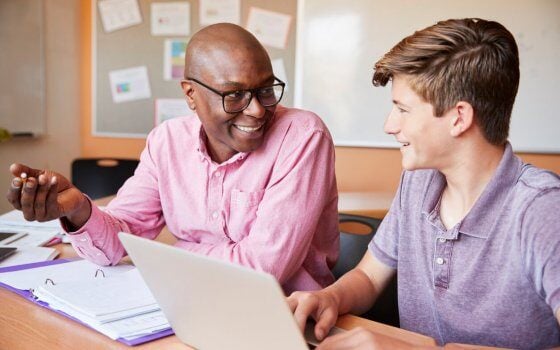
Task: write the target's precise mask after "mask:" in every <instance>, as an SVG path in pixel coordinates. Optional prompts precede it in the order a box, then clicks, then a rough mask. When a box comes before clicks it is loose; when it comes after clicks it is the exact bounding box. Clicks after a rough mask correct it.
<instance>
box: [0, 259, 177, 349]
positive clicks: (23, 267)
mask: <svg viewBox="0 0 560 350" xmlns="http://www.w3.org/2000/svg"><path fill="white" fill-rule="evenodd" d="M75 260H79V259H58V260H52V261H44V262H37V263H32V264H25V265H17V266H9V267H3V268H0V273H3V272H13V271H21V270H28V269H34V268H38V267H43V266H51V265H58V264H64V263H68V262H72V261H75ZM0 287H1V288H4V289H7V290H9V291H11V292H14V293H16V294H17V295H20V296H22V297H24V298H25V299H27V300H29V301H31V302H33V303H35V304H37V305H39V306H41V307H44V308H46V309H49V310H52V311H54V312H56V313H58V314H61V315H63V316H65V317H67V318H69V319H72V320H73V321H75V322H78V323H81V324H83V325H85V326H87V327H89V328H92V327H90V326H89V325H88V324H86V323H84V322H81V321H79V320H78V319H76V318H74V317H72V316H70V315H68V314H66V313H64V312H62V311H60V310H55V309H53V308H51V307H50V306H49V305H48V304H46V303H44V302H42V301H40V300H37V299H36V298H35V296H34V295H33V293H32V292H31V291H29V290H22V289H17V288H14V287H11V286H9V285H7V284H4V283H2V282H0ZM172 334H174V333H173V330H172V329H171V328H169V329H165V330H162V331H159V332H155V333H152V334H149V335H145V336H140V337H138V338H133V339H124V338H118V339H117V341H118V342H121V343H123V344H126V345H129V346H134V345H138V344H142V343H146V342H149V341H152V340H155V339H159V338H163V337H166V336H168V335H172Z"/></svg>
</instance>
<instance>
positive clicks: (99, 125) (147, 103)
mask: <svg viewBox="0 0 560 350" xmlns="http://www.w3.org/2000/svg"><path fill="white" fill-rule="evenodd" d="M100 1H104V0H100ZM100 1H98V0H92V15H93V16H94V17H93V20H92V25H93V30H92V33H93V34H92V35H93V38H92V39H93V40H92V43H93V44H92V45H93V50H92V55H93V59H92V62H93V64H92V68H93V72H92V76H93V79H92V81H93V88H92V92H93V103H92V106H93V111H92V124H93V125H92V133H93V135H94V136H104V137H132V138H144V137H146V135H147V134H148V133H149V132H150V130H152V129H153V128H154V126H155V105H156V99H181V98H183V94H182V90H181V86H180V80H171V81H166V80H165V79H164V45H165V41H166V39H185V40H187V41H188V39H189V38H190V35H192V34H193V33H195V32H196V31H197V30H198V29H200V28H202V27H203V26H202V25H201V24H200V21H199V18H200V13H199V11H200V9H201V8H200V1H199V0H189V1H181V2H182V3H188V4H189V8H190V35H187V36H159V35H157V36H154V35H152V32H151V23H150V22H151V8H152V7H151V4H152V3H165V2H170V1H161V0H158V1H154V0H132V1H137V3H138V5H139V9H140V16H141V23H139V24H135V25H132V26H129V27H126V28H122V29H118V30H113V31H109V32H106V31H105V30H104V26H103V23H102V21H101V16H100V7H99V2H100ZM174 2H177V1H174ZM218 2H222V1H218ZM234 2H235V0H234ZM228 3H229V2H228ZM237 3H238V4H239V6H240V23H238V24H240V25H242V26H244V27H245V26H246V24H247V21H248V18H249V13H250V11H251V8H258V9H263V10H267V11H274V12H277V13H280V14H284V15H289V16H291V21H290V24H289V30H288V35H287V38H286V40H285V45H284V47H283V48H277V47H272V46H268V45H265V48H266V49H267V51H268V53H269V55H270V57H271V59H272V60H273V61H274V60H278V59H282V61H283V65H282V66H283V67H284V72H285V79H286V80H287V81H286V82H287V90H286V91H285V94H284V97H283V99H282V103H283V104H285V105H292V104H293V93H294V89H293V88H292V86H293V80H294V74H295V73H294V70H295V68H294V67H295V48H296V44H295V38H296V33H295V27H296V21H297V18H296V12H297V1H296V0H286V1H274V0H237ZM131 67H145V68H146V71H147V76H148V81H149V86H150V93H151V95H150V97H149V98H142V99H137V100H132V101H125V102H115V100H114V98H113V95H112V93H111V80H110V78H109V76H110V73H111V72H115V71H119V70H123V69H128V68H131ZM275 74H277V72H276V70H275ZM277 75H278V74H277ZM185 106H186V101H185Z"/></svg>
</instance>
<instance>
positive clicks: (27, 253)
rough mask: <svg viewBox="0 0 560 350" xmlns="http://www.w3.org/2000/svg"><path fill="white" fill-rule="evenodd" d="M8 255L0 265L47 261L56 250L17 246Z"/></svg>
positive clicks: (53, 255) (52, 256)
mask: <svg viewBox="0 0 560 350" xmlns="http://www.w3.org/2000/svg"><path fill="white" fill-rule="evenodd" d="M12 247H15V248H17V251H16V252H15V253H14V254H13V255H12V256H10V257H8V258H7V259H5V260H2V261H1V262H0V267H5V266H14V265H21V264H29V263H34V262H37V261H48V260H52V259H54V258H56V256H57V255H58V251H57V250H56V249H54V248H46V247H19V246H15V245H13V246H12Z"/></svg>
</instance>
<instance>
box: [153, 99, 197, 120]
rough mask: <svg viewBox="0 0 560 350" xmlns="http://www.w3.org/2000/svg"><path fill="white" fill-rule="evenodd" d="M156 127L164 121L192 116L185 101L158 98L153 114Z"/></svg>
mask: <svg viewBox="0 0 560 350" xmlns="http://www.w3.org/2000/svg"><path fill="white" fill-rule="evenodd" d="M155 114H156V115H155V124H156V126H157V125H159V124H161V123H163V122H164V121H166V120H169V119H173V118H176V117H184V116H186V115H190V114H192V111H191V110H190V109H189V105H188V104H187V101H185V100H184V99H182V98H158V99H157V100H156V113H155Z"/></svg>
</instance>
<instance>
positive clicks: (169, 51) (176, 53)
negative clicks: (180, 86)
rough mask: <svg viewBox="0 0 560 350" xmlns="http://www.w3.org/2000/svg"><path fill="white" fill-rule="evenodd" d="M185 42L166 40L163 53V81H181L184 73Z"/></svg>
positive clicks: (183, 40) (181, 40)
mask: <svg viewBox="0 0 560 350" xmlns="http://www.w3.org/2000/svg"><path fill="white" fill-rule="evenodd" d="M186 48H187V40H185V39H166V40H165V43H164V53H163V79H164V80H181V79H183V77H184V71H185V49H186Z"/></svg>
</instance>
